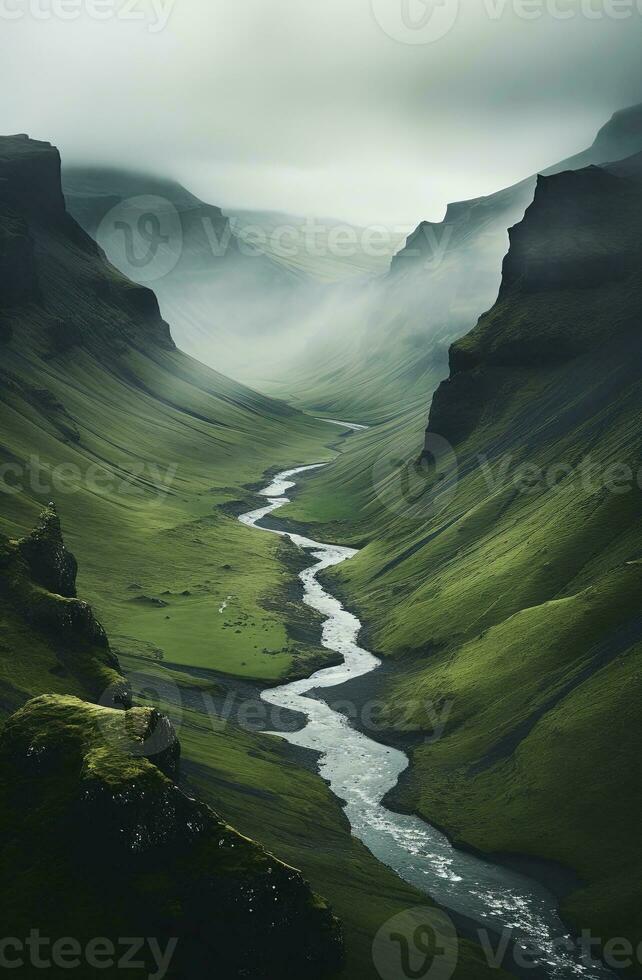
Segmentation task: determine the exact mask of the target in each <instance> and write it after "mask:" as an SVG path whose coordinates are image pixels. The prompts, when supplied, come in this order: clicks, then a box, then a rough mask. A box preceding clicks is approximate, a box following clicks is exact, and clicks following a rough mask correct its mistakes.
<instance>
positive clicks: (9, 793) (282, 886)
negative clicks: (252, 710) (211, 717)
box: [0, 697, 342, 980]
mask: <svg viewBox="0 0 642 980" xmlns="http://www.w3.org/2000/svg"><path fill="white" fill-rule="evenodd" d="M176 753H177V742H176V738H175V735H174V733H173V731H172V729H171V725H169V723H168V722H167V721H166V720H163V719H162V717H161V716H159V715H158V713H157V712H154V711H153V710H151V709H147V708H134V709H132V710H130V711H127V712H124V711H115V710H112V709H107V708H102V707H99V706H96V705H91V704H87V703H85V702H83V701H81V700H79V699H77V698H72V697H41V698H37V699H35V700H33V701H31V702H29V703H28V704H27V705H26V706H25V707H24V708H23V709H22V710H21V711H19V712H18V713H17V714H15V715H14V716H13V717H12V718H11V719H10V720H9V721H8V723H7V725H6V726H5V729H4V731H3V733H2V736H1V737H0V811H1V816H0V829H1V831H2V835H1V836H2V861H1V862H0V864H1V866H2V869H3V870H2V872H1V873H0V881H1V883H2V887H3V889H4V891H5V893H8V892H9V891H11V894H12V902H11V906H12V908H11V911H10V913H9V922H8V923H6V927H7V928H8V929H9V930H10V931H9V933H8V934H10V935H21V934H22V932H21V930H24V929H25V928H27V925H28V924H29V923H33V922H38V923H39V928H40V930H41V932H42V934H43V935H44V934H46V935H48V936H66V935H69V934H70V933H72V934H73V935H74V936H77V937H78V938H79V939H80V940H81V941H82V940H83V939H84V938H85V937H91V936H108V937H112V938H113V939H114V941H115V940H116V939H117V937H118V936H122V935H128V936H129V935H132V936H155V937H157V938H158V941H159V942H160V944H161V946H163V947H164V946H165V945H166V944H167V942H168V941H169V940H170V939H171V938H176V939H178V946H177V949H176V953H175V956H174V960H173V962H172V965H171V968H170V972H169V974H168V976H170V977H177V978H178V977H181V978H182V977H196V976H205V975H208V974H209V972H210V971H211V970H212V964H216V972H217V973H218V974H219V975H221V976H223V977H225V978H234V977H248V978H256V980H276V978H280V977H284V976H286V975H287V974H288V973H293V974H294V975H298V976H304V977H306V978H308V977H310V978H321V977H325V976H330V975H332V974H333V973H335V972H336V970H337V969H339V967H340V965H341V961H342V941H341V933H340V929H339V927H338V924H337V922H336V920H335V919H334V917H333V916H332V913H331V911H330V909H329V908H328V906H327V905H326V903H325V902H323V901H322V900H321V899H320V898H318V897H317V896H315V895H314V894H313V893H312V892H311V891H310V889H309V887H308V886H307V884H306V883H305V882H304V880H303V879H302V877H301V875H300V874H299V873H298V872H297V871H295V870H293V869H291V868H288V867H286V866H285V865H283V864H281V863H280V862H278V861H277V860H276V859H274V858H273V857H271V856H270V855H269V854H267V853H266V852H265V851H263V850H262V849H261V848H260V847H259V846H258V845H256V844H255V843H253V842H252V841H249V840H247V839H245V838H243V837H241V836H240V835H239V834H237V833H236V832H235V831H234V830H232V829H231V828H230V827H229V826H227V825H226V824H224V823H223V822H222V821H221V820H220V819H219V818H218V817H217V816H216V814H215V813H214V812H213V811H212V810H211V809H210V808H209V807H207V806H206V805H204V804H202V803H198V802H197V801H195V800H193V799H190V798H189V797H188V796H186V795H185V794H184V793H183V792H181V790H180V789H179V788H178V786H177V785H176V784H175V783H174V782H173V781H172V779H171V778H170V777H169V776H168V775H167V772H170V771H171V770H172V768H173V767H175V763H176ZM157 763H158V764H157ZM160 765H163V766H164V768H165V770H166V771H165V772H163V771H162V770H161V768H160ZM25 867H28V868H29V873H28V874H26V875H25V874H22V873H21V872H22V871H23V869H24V868H25ZM88 869H91V873H88ZM44 886H46V887H44ZM87 975H88V976H89V975H91V971H89V973H88V974H87Z"/></svg>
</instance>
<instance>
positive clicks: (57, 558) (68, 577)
mask: <svg viewBox="0 0 642 980" xmlns="http://www.w3.org/2000/svg"><path fill="white" fill-rule="evenodd" d="M18 548H19V551H20V554H21V555H22V557H23V558H24V559H25V560H26V562H27V564H28V565H29V570H30V572H31V577H32V579H33V581H34V582H36V583H37V584H38V585H41V586H42V587H43V588H44V589H46V590H47V591H48V592H55V593H56V594H57V595H61V596H66V597H67V598H68V599H75V597H76V575H77V573H78V562H77V561H76V559H75V558H74V556H73V555H72V554H71V552H70V551H68V550H67V548H66V547H65V543H64V541H63V538H62V529H61V527H60V518H59V517H58V514H57V512H56V507H55V504H53V503H51V504H49V506H48V507H47V509H46V510H45V511H44V512H43V513H42V516H41V518H40V521H39V523H38V526H37V527H36V528H34V530H33V531H32V532H31V534H29V535H28V536H27V537H26V538H23V539H22V540H21V541H20V543H19V545H18Z"/></svg>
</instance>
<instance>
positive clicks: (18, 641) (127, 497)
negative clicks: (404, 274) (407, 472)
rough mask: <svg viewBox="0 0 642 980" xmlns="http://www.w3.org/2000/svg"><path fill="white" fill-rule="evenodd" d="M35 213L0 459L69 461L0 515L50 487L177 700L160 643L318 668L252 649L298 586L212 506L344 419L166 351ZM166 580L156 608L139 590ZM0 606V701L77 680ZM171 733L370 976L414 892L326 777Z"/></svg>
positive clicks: (120, 292) (119, 644)
mask: <svg viewBox="0 0 642 980" xmlns="http://www.w3.org/2000/svg"><path fill="white" fill-rule="evenodd" d="M2 149H3V150H5V147H2ZM47 152H48V151H45V153H47ZM0 157H2V154H0ZM0 162H2V161H1V160H0ZM45 162H46V161H45ZM49 166H50V163H47V165H46V168H45V169H46V170H47V169H48V167H49ZM27 193H29V189H27ZM22 204H23V202H22V201H21V200H18V201H17V202H14V206H15V207H18V208H20V207H22ZM25 206H26V205H25ZM54 210H55V208H54ZM27 223H28V226H29V233H30V235H31V236H32V237H33V240H34V242H35V251H36V264H37V269H38V279H39V286H40V288H41V289H42V291H43V293H44V296H43V295H39V294H38V292H37V291H33V289H31V288H28V289H27V292H26V294H25V295H23V296H21V297H20V298H19V300H18V301H16V299H15V297H14V299H13V300H12V304H11V306H9V305H7V306H6V307H5V308H3V317H2V322H3V327H4V325H5V324H6V325H8V330H7V329H4V330H3V336H4V340H3V346H2V369H3V375H2V379H1V380H2V384H1V385H0V416H1V419H2V432H3V436H2V460H3V462H5V461H8V462H12V463H18V464H20V465H24V463H25V460H28V458H29V457H30V456H32V455H37V456H38V458H39V460H40V462H41V464H44V465H45V466H53V467H60V465H61V464H74V465H75V466H78V467H79V468H80V474H81V475H80V476H79V475H78V474H76V475H74V474H73V473H71V474H70V472H69V471H66V472H65V474H64V476H65V481H66V482H65V485H64V486H59V487H58V488H57V489H56V490H55V492H54V493H53V494H52V492H51V490H50V489H48V488H44V489H42V490H37V489H33V488H32V487H31V486H30V485H26V486H25V485H23V487H22V490H21V491H20V492H18V493H10V494H6V495H3V497H2V507H1V519H2V524H1V527H2V530H3V531H4V532H6V533H8V534H9V535H12V536H13V535H16V534H20V533H22V532H23V531H24V530H26V529H27V528H30V527H31V526H32V525H33V524H34V523H35V519H36V516H37V514H38V512H39V510H40V509H41V506H42V504H43V503H45V502H46V501H47V500H48V499H49V498H50V497H51V496H52V495H53V496H55V498H56V501H57V504H58V507H59V511H60V514H61V518H62V524H63V528H64V531H65V535H66V538H67V540H68V542H69V544H70V546H72V547H73V550H74V551H75V552H76V554H77V556H78V558H79V561H80V569H81V571H80V576H79V590H80V593H81V595H83V597H85V598H88V599H90V600H91V602H92V604H93V605H94V607H95V610H96V613H97V615H98V616H99V618H100V619H101V621H102V622H103V623H104V624H105V626H106V627H107V629H108V632H109V634H110V636H111V638H112V641H113V645H114V648H115V649H117V650H118V652H119V655H120V657H121V662H122V663H123V665H124V666H125V667H126V668H128V667H132V668H133V669H135V670H136V671H137V672H138V674H139V675H140V676H142V677H143V678H144V677H145V676H151V677H152V678H154V677H155V678H157V679H158V678H162V679H163V680H164V681H167V679H168V678H169V679H171V680H173V681H174V682H176V683H177V684H178V687H179V694H180V696H181V698H187V699H188V702H189V695H190V693H191V692H193V690H194V689H195V688H197V687H199V686H202V685H199V684H198V682H196V681H194V679H193V678H191V677H189V676H188V675H187V674H185V673H184V672H181V671H180V670H176V669H174V670H172V669H170V668H169V667H165V666H160V665H159V664H158V663H157V662H156V660H155V659H154V652H155V651H157V650H158V649H159V648H162V651H163V654H164V657H165V663H167V664H168V665H171V664H172V663H173V664H176V665H180V666H182V667H183V668H188V667H190V666H200V667H203V666H207V667H209V668H210V669H211V670H212V671H218V672H221V673H229V674H232V675H234V676H244V677H246V678H254V679H257V680H260V681H263V682H273V681H274V680H276V679H278V678H283V677H284V676H289V675H290V674H291V673H293V672H294V673H296V672H298V671H299V670H301V669H302V666H303V667H304V668H305V669H311V667H312V665H313V663H316V662H317V661H318V659H319V657H320V656H322V655H323V654H322V651H321V650H320V648H319V646H318V644H316V643H315V644H312V643H311V642H309V641H307V642H303V643H301V642H298V643H297V648H298V649H297V650H296V652H295V653H288V654H281V655H279V656H274V655H273V654H271V655H267V654H263V652H262V651H263V648H264V647H265V648H270V649H272V650H275V649H277V650H278V649H284V648H285V647H286V646H291V639H290V637H289V636H288V631H287V627H286V623H285V621H284V615H283V614H282V613H281V614H279V613H277V612H275V611H274V608H273V607H274V604H275V603H280V602H281V601H282V596H283V593H284V591H286V592H289V591H290V590H291V588H292V586H293V581H294V573H293V571H289V570H288V569H287V568H286V567H285V566H284V565H283V563H282V561H281V556H282V547H281V546H280V545H279V542H278V541H277V540H276V539H274V538H272V537H271V536H269V535H258V534H256V532H253V531H251V530H249V529H245V528H243V527H241V525H239V524H238V523H237V522H236V520H235V519H234V518H233V517H230V516H227V515H226V514H225V513H224V512H223V511H222V510H221V509H219V507H218V505H219V504H224V503H229V502H230V501H231V500H235V499H239V497H241V498H243V496H244V491H243V490H242V487H243V485H244V484H246V483H247V482H255V481H256V480H257V479H259V478H260V477H261V474H262V472H263V471H264V470H265V469H266V467H268V466H269V467H272V466H279V467H280V466H286V465H292V464H296V463H299V462H301V463H304V462H310V461H315V460H320V459H329V458H331V456H332V451H331V450H330V449H329V448H328V441H329V440H335V439H336V438H337V437H338V431H337V429H336V428H335V427H334V426H332V427H330V426H328V425H326V424H324V423H319V422H316V421H314V420H312V419H308V418H305V417H304V416H301V415H299V414H297V413H295V412H293V411H292V410H291V409H288V408H286V407H285V406H283V405H281V404H279V403H276V402H272V401H269V400H267V399H265V398H262V397H261V396H257V395H255V394H254V393H253V392H251V391H249V390H248V389H244V388H242V387H241V386H239V385H236V384H234V383H232V382H230V381H228V380H227V379H225V378H223V377H222V376H220V375H217V374H216V373H215V372H212V371H210V370H208V369H205V368H203V367H201V366H200V365H198V364H197V363H196V362H194V361H192V360H190V359H189V358H187V357H185V356H184V355H183V354H181V353H180V352H177V351H175V350H174V349H173V348H172V345H171V342H168V335H167V333H166V330H165V329H164V325H163V324H162V322H161V321H159V320H158V316H157V312H155V311H154V309H153V308H152V309H151V311H150V310H147V311H146V313H145V315H144V316H143V315H140V314H139V312H137V311H138V306H137V303H138V302H140V297H139V294H138V293H136V292H135V291H134V294H133V295H134V296H135V297H136V303H135V304H134V308H133V309H132V306H131V303H130V299H129V296H130V294H129V287H128V285H127V284H126V283H125V282H124V281H123V280H122V279H121V277H120V276H119V275H118V274H117V273H115V271H114V270H110V269H108V268H106V267H105V266H104V264H103V262H102V260H101V258H100V256H98V255H97V253H96V252H95V250H94V249H93V247H91V245H90V243H89V242H88V241H87V240H86V239H85V238H84V236H82V235H79V234H78V230H77V229H76V226H71V225H70V224H69V223H68V222H67V220H66V219H64V218H63V217H62V216H61V215H60V214H59V213H57V214H56V215H54V219H53V220H52V222H51V223H49V222H45V223H43V222H42V221H41V219H40V217H39V215H38V213H34V214H31V213H29V214H28V215H27ZM70 236H71V237H70ZM146 302H147V301H146ZM69 318H72V319H73V323H74V327H77V328H79V329H80V331H81V339H80V340H76V341H75V342H74V343H73V345H72V346H71V347H69V349H67V350H60V349H58V348H57V347H55V346H54V345H53V343H52V336H57V327H55V324H57V323H58V321H59V320H60V319H64V322H65V323H67V322H68V320H69ZM72 333H75V331H72ZM7 337H11V339H9V340H7ZM43 389H46V391H47V392H49V394H48V395H46V396H44V397H43V394H42V391H43ZM141 462H144V463H145V464H146V465H145V467H144V469H143V471H142V473H141V472H140V464H141ZM94 463H97V464H99V465H100V466H101V467H102V468H103V470H104V473H103V476H102V479H101V481H100V486H89V485H88V484H87V467H88V465H90V464H94ZM150 464H153V465H155V466H158V467H160V471H161V473H163V474H164V473H165V472H166V471H167V468H168V467H177V469H176V471H175V475H174V477H173V479H172V481H171V485H170V486H169V492H168V493H165V492H163V493H161V494H160V495H159V493H158V488H157V486H155V484H156V483H157V482H158V479H157V476H156V471H155V470H154V471H152V470H151V469H150ZM58 472H60V471H58ZM162 482H163V480H161V483H162ZM245 496H247V495H245ZM248 505H249V503H248ZM132 586H135V588H131V587H132ZM167 590H170V591H171V593H172V595H170V596H165V597H164V598H163V601H167V602H168V603H169V605H168V606H167V607H155V606H150V605H148V604H141V603H138V602H132V598H135V597H136V596H138V595H139V594H145V595H147V596H148V597H152V598H154V597H156V598H160V596H161V595H162V593H164V592H166V591H167ZM184 591H189V592H191V593H192V594H191V595H189V596H183V595H182V594H180V593H183V592H184ZM229 595H233V596H234V597H235V598H234V599H233V600H232V601H231V602H230V607H229V608H230V613H229V617H230V621H233V622H234V623H235V624H236V623H237V622H240V625H239V626H237V625H234V627H233V628H229V627H228V628H227V629H225V628H224V625H225V622H226V621H228V618H227V616H221V615H219V613H218V609H219V606H220V603H221V600H222V599H224V598H225V597H227V596H229ZM266 607H271V608H266ZM3 612H4V614H5V615H4V616H3V621H2V633H1V635H0V653H1V654H2V656H1V657H0V659H1V660H2V664H3V672H2V673H3V680H2V703H3V709H4V711H3V713H4V714H5V716H6V714H7V713H9V712H10V711H12V710H14V709H15V708H16V707H17V706H18V705H19V704H21V703H23V702H24V701H25V700H26V699H27V698H28V697H30V696H31V695H33V694H40V693H58V694H62V693H72V694H79V695H80V694H82V693H83V691H82V689H81V687H80V686H79V685H78V684H76V682H75V681H73V680H71V679H70V678H69V677H61V676H60V675H59V673H57V668H58V666H59V665H58V664H57V662H56V658H55V657H54V656H53V655H52V652H51V650H50V649H48V647H47V644H46V643H45V642H44V640H43V639H42V637H40V636H39V635H38V634H37V633H34V632H33V631H32V630H29V631H25V629H24V625H23V624H22V623H21V622H19V620H18V619H15V618H10V617H9V615H8V613H7V610H3ZM166 616H169V617H170V618H169V619H166V618H165V617H166ZM232 617H233V619H232ZM246 617H247V618H246ZM237 629H240V630H241V632H240V633H237V632H236V630H237ZM16 651H20V657H19V658H18V663H19V667H16V659H17V658H16ZM215 678H216V675H215V674H213V675H212V677H211V681H214V680H215ZM211 681H210V683H211ZM141 683H142V682H141ZM204 683H205V684H207V683H208V682H204ZM180 735H181V738H182V740H183V746H184V759H185V764H186V768H187V770H188V772H189V773H190V775H191V778H192V782H193V784H195V785H197V787H198V790H199V792H200V793H201V794H202V796H203V797H204V798H206V799H207V800H208V801H209V802H211V803H212V804H213V805H214V806H215V807H216V809H217V811H218V812H219V813H221V815H222V816H223V817H224V818H226V819H229V820H230V821H232V820H233V821H235V824H236V826H237V827H238V828H239V829H240V830H241V831H242V832H245V833H247V834H251V835H254V836H256V838H258V839H259V840H260V841H261V842H262V843H263V844H265V845H266V846H267V847H269V848H271V849H273V850H274V852H275V854H277V856H281V857H283V858H285V859H287V860H291V861H293V862H295V863H297V864H298V865H299V866H300V867H301V868H302V870H303V872H304V874H305V875H306V877H308V878H309V879H310V880H313V881H314V884H315V887H318V888H320V889H322V890H325V891H326V892H327V894H329V895H332V899H333V902H334V904H335V906H336V909H337V912H338V913H339V914H340V915H341V916H342V917H343V919H344V923H345V929H346V936H347V951H348V964H349V965H348V968H347V972H346V975H347V976H349V977H350V978H351V980H355V978H359V977H364V978H369V977H373V976H374V968H373V966H372V964H371V958H370V951H369V950H370V943H371V941H372V936H373V934H374V933H375V932H376V931H377V930H378V928H379V927H380V926H381V925H382V924H383V922H384V921H385V920H386V919H387V918H388V917H389V916H390V915H393V914H395V913H397V912H399V911H401V910H403V909H405V908H408V907H413V906H415V905H417V904H425V898H424V897H423V896H420V895H418V894H417V893H416V892H414V891H413V890H412V889H411V888H409V887H407V886H405V885H403V884H402V883H401V882H399V880H398V879H397V878H396V876H394V875H393V874H391V873H390V872H388V871H386V870H385V869H384V868H383V867H382V866H381V865H380V864H379V863H378V862H376V861H375V860H374V859H373V858H372V857H371V856H370V855H369V853H368V852H367V851H366V850H365V849H364V848H363V847H361V846H360V845H358V844H357V843H356V842H355V841H354V840H353V839H352V837H351V835H350V833H349V828H348V827H347V825H346V823H345V819H344V818H343V815H342V813H341V810H340V806H339V804H338V802H337V801H336V800H335V799H334V797H333V796H332V795H331V794H330V792H329V790H328V789H327V787H326V785H325V784H324V783H323V781H322V780H321V779H320V778H318V777H317V776H314V775H312V774H311V773H310V772H308V771H306V770H305V769H303V768H301V767H300V766H299V765H295V764H294V763H293V762H292V761H291V759H290V758H289V757H288V755H287V753H286V751H285V749H284V747H283V746H281V744H280V743H279V742H278V741H277V740H274V739H272V738H269V737H266V736H256V735H252V734H250V733H246V732H242V731H240V730H239V729H238V728H237V727H235V726H234V725H233V724H231V723H230V724H226V725H225V726H224V727H223V729H222V730H218V728H217V729H216V730H213V729H212V727H211V726H210V724H209V723H206V721H205V719H204V718H203V716H202V715H196V714H194V713H190V712H186V719H185V722H184V724H183V727H182V730H181V732H180ZM310 842H313V843H312V844H310ZM477 957H478V954H476V953H475V952H474V951H472V950H471V949H470V948H469V947H467V946H464V948H463V951H462V957H461V959H462V966H461V969H460V971H459V976H460V977H461V978H462V980H465V978H467V977H475V978H477V977H479V976H483V975H484V973H483V969H482V968H481V967H480V966H478V963H477Z"/></svg>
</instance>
